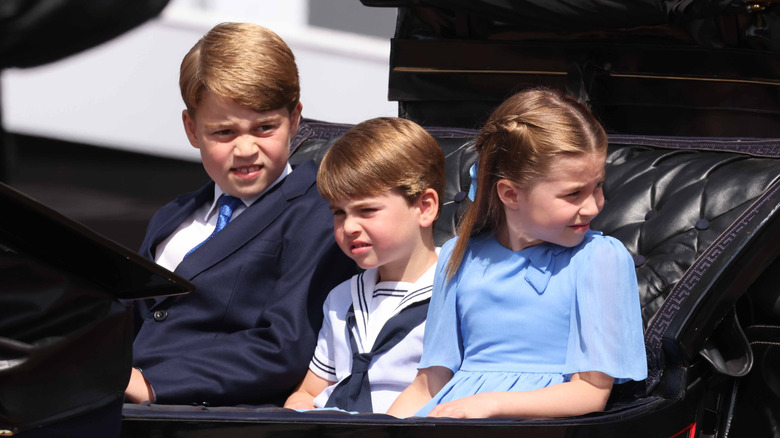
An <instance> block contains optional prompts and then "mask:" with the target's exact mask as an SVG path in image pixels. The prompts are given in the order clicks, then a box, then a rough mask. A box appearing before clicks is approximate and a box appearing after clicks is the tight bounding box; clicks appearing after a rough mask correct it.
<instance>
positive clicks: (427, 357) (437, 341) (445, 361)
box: [418, 239, 465, 372]
mask: <svg viewBox="0 0 780 438" xmlns="http://www.w3.org/2000/svg"><path fill="white" fill-rule="evenodd" d="M455 241H456V239H451V240H449V241H448V242H447V243H445V244H444V245H443V246H442V249H441V253H440V254H439V260H438V262H437V264H436V275H435V276H434V279H433V292H432V294H431V302H430V305H429V306H428V318H427V321H426V323H425V335H424V337H423V354H422V358H421V359H420V365H419V367H418V368H419V369H423V368H428V367H432V366H443V367H447V368H449V369H450V370H452V371H453V372H455V371H457V370H458V369H460V365H461V362H462V361H463V341H462V339H461V335H460V324H459V323H458V308H457V300H456V298H457V294H456V289H457V284H458V277H459V274H460V272H463V269H461V270H460V272H459V273H457V274H455V275H453V276H452V278H451V279H450V280H449V281H447V263H448V262H449V260H450V256H451V255H452V249H453V247H454V246H455ZM464 263H465V260H464Z"/></svg>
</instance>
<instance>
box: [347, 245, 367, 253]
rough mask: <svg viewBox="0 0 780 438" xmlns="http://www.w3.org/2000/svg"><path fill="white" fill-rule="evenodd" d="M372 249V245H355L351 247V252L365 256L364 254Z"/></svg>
mask: <svg viewBox="0 0 780 438" xmlns="http://www.w3.org/2000/svg"><path fill="white" fill-rule="evenodd" d="M370 248H371V244H370V243H353V244H352V245H350V247H349V250H350V252H351V253H352V254H363V253H364V252H368V250H369V249H370Z"/></svg>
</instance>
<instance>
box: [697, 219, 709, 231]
mask: <svg viewBox="0 0 780 438" xmlns="http://www.w3.org/2000/svg"><path fill="white" fill-rule="evenodd" d="M694 226H695V227H696V229H697V230H706V229H708V228H709V227H710V221H708V220H707V219H699V220H698V221H696V225H694Z"/></svg>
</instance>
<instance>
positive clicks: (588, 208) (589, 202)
mask: <svg viewBox="0 0 780 438" xmlns="http://www.w3.org/2000/svg"><path fill="white" fill-rule="evenodd" d="M603 205H604V195H603V194H601V193H600V192H599V193H594V194H592V195H590V196H588V198H587V199H586V200H585V202H584V203H583V204H582V207H581V208H580V215H582V216H596V215H597V214H599V212H600V211H601V207H602V206H603Z"/></svg>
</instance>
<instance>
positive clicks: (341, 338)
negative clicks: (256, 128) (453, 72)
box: [285, 118, 445, 413]
mask: <svg viewBox="0 0 780 438" xmlns="http://www.w3.org/2000/svg"><path fill="white" fill-rule="evenodd" d="M444 178H445V176H444V154H443V153H442V151H441V148H440V147H439V145H438V144H437V142H436V140H434V139H433V137H431V136H430V134H428V133H427V132H426V131H425V130H424V129H423V128H421V127H420V126H418V125H416V124H415V123H413V122H410V121H408V120H404V119H398V118H378V119H372V120H368V121H365V122H363V123H360V124H358V125H357V126H355V127H353V128H352V129H350V130H349V131H348V132H346V133H345V134H344V135H343V136H342V137H341V138H340V139H339V140H338V141H336V142H335V143H334V144H333V146H331V148H330V150H328V152H327V154H326V155H325V157H324V158H323V161H322V164H321V165H320V169H319V172H318V175H317V187H318V189H319V191H320V194H321V195H322V196H323V198H325V199H326V200H327V201H329V202H330V208H331V210H332V211H333V231H334V235H335V238H336V242H337V243H338V245H339V247H340V248H341V250H342V251H344V253H346V254H347V255H348V256H349V257H351V258H352V259H353V260H355V261H356V262H357V264H358V265H359V266H360V267H361V268H363V269H365V272H363V273H361V274H358V275H355V276H353V277H352V278H351V279H350V280H347V281H345V282H344V283H342V284H340V285H339V286H337V287H336V288H334V289H333V290H332V291H331V292H330V294H329V295H328V298H327V299H326V300H325V304H324V306H323V310H324V313H325V315H324V321H323V325H322V328H321V329H320V332H319V337H318V340H317V347H316V349H315V351H314V356H313V358H312V360H311V363H310V364H309V371H308V373H307V374H306V377H305V378H304V379H303V381H302V382H301V384H300V385H299V386H298V388H297V389H296V391H295V392H293V394H292V395H290V397H289V398H288V399H287V402H286V403H285V407H288V408H294V409H313V408H321V407H335V408H340V409H343V410H346V411H351V412H361V413H362V412H379V413H384V412H386V411H387V409H388V408H389V407H390V405H391V404H392V403H393V401H394V400H395V399H396V397H397V396H398V394H400V393H401V391H403V390H404V389H405V388H406V386H408V385H409V383H410V382H411V381H412V380H413V379H414V377H415V375H416V374H417V365H418V363H419V361H420V356H421V354H422V339H423V331H424V329H425V318H426V315H427V308H428V302H429V300H430V296H431V289H432V284H433V274H434V269H435V265H436V260H437V249H436V248H435V246H434V240H433V223H434V221H435V220H436V218H437V216H438V214H439V200H440V199H441V196H442V194H443V191H444Z"/></svg>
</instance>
